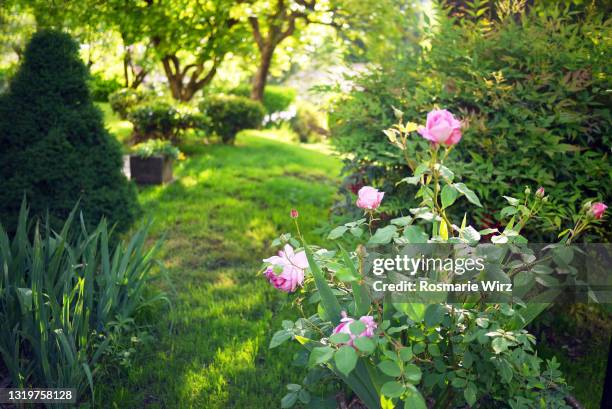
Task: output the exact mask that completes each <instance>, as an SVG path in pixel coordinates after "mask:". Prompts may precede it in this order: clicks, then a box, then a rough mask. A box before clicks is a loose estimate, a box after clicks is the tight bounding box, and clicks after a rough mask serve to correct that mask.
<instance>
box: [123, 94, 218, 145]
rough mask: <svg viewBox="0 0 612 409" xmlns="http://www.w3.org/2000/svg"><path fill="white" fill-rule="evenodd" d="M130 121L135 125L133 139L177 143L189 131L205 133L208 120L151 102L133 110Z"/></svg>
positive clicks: (158, 102)
mask: <svg viewBox="0 0 612 409" xmlns="http://www.w3.org/2000/svg"><path fill="white" fill-rule="evenodd" d="M128 119H129V121H130V122H132V123H133V124H134V131H133V139H134V140H135V141H142V140H148V139H156V138H161V139H166V140H172V141H175V140H177V139H178V137H179V135H180V134H181V133H182V132H183V131H185V130H187V129H194V130H197V131H205V130H207V129H208V119H207V118H206V117H205V116H204V115H202V114H200V113H198V112H189V111H185V112H182V111H181V110H179V109H177V108H175V106H174V105H173V104H169V103H167V102H163V101H155V100H154V101H150V102H146V103H142V104H140V105H137V106H136V107H134V108H132V109H131V110H130V112H129V114H128Z"/></svg>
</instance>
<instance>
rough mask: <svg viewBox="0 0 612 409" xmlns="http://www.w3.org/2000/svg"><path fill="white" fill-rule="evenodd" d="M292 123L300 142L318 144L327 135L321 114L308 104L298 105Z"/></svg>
mask: <svg viewBox="0 0 612 409" xmlns="http://www.w3.org/2000/svg"><path fill="white" fill-rule="evenodd" d="M290 123H291V129H293V131H294V132H295V133H296V134H297V135H298V138H299V140H300V142H304V143H306V142H318V141H320V140H321V139H322V138H323V137H324V136H325V135H326V133H327V130H326V129H325V128H324V123H323V120H322V118H321V114H320V113H319V112H318V111H317V110H316V108H315V107H314V106H312V105H311V104H308V103H306V102H301V103H299V104H297V106H296V111H295V116H294V117H293V118H291V121H290Z"/></svg>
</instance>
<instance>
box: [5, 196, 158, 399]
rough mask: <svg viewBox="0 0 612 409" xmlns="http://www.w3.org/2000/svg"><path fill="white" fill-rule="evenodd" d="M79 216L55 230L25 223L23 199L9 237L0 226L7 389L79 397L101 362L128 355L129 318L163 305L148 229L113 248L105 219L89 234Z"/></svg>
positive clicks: (135, 327)
mask: <svg viewBox="0 0 612 409" xmlns="http://www.w3.org/2000/svg"><path fill="white" fill-rule="evenodd" d="M76 210H77V208H75V209H74V210H73V211H72V212H71V213H70V215H69V216H68V218H67V219H66V220H65V223H64V225H63V227H61V230H58V231H54V230H52V229H51V226H50V225H49V224H48V220H47V221H46V222H45V223H44V224H41V223H40V222H39V221H38V220H36V219H28V211H27V209H26V204H25V201H24V202H23V204H22V207H21V211H20V214H19V222H18V226H17V231H16V233H15V235H14V236H13V237H12V239H11V238H9V236H8V234H7V233H6V231H5V229H4V228H3V227H2V225H0V265H1V266H3V267H2V269H3V270H2V274H0V288H1V289H2V291H1V292H0V323H2V328H3V331H2V332H1V334H0V356H1V357H2V361H3V362H4V364H5V366H6V369H7V371H8V375H9V379H10V381H11V386H13V387H38V388H40V387H47V388H60V387H64V388H76V389H77V394H78V396H79V399H83V398H82V397H83V395H84V394H86V393H87V392H88V391H91V392H93V388H94V383H95V382H96V380H97V378H98V376H99V374H100V371H102V370H103V369H104V368H103V367H104V362H105V356H107V355H108V354H109V353H110V352H111V351H112V352H114V354H117V355H124V356H125V354H124V353H125V352H127V351H124V350H122V348H121V343H122V342H123V343H125V339H130V337H132V336H136V331H137V330H138V329H140V328H141V327H142V323H140V324H139V323H137V322H136V321H134V320H135V319H136V318H137V317H138V316H139V315H140V314H141V313H142V312H144V311H145V310H146V309H149V308H150V307H151V306H153V305H154V304H156V303H158V302H160V301H163V300H166V299H165V296H164V295H163V294H162V293H157V294H155V293H152V292H151V291H149V290H148V289H147V284H148V282H149V281H151V276H150V270H151V267H152V266H153V265H154V259H153V257H154V256H155V253H156V251H157V248H158V246H155V247H154V248H151V249H147V248H146V247H145V241H146V236H147V229H146V228H145V229H140V230H138V231H136V232H135V233H134V235H133V236H131V238H130V239H129V242H128V243H125V242H120V243H118V244H115V245H113V244H112V242H113V240H112V239H111V237H110V234H111V232H110V231H109V229H108V227H107V224H106V221H105V220H102V221H101V222H100V224H99V225H98V226H97V227H96V228H95V229H93V230H92V231H89V230H87V229H86V227H85V224H83V223H82V222H81V224H80V225H79V223H78V222H77V221H76V220H75V216H76ZM81 221H82V219H81ZM115 242H116V241H115ZM166 301H167V300H166ZM120 322H123V324H122V325H119V323H120ZM127 322H129V323H130V325H129V326H127V325H126V323H127ZM140 336H142V334H141V335H140Z"/></svg>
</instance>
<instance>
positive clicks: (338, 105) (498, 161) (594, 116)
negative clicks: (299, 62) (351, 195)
mask: <svg viewBox="0 0 612 409" xmlns="http://www.w3.org/2000/svg"><path fill="white" fill-rule="evenodd" d="M559 10H560V9H559V8H557V9H556V10H555V11H547V10H545V9H537V8H534V9H532V10H531V12H530V13H529V14H528V15H520V16H515V17H514V18H511V17H508V18H503V19H498V20H496V21H488V22H485V21H472V20H467V19H463V20H460V21H458V20H454V19H452V18H449V17H447V16H446V15H444V14H440V15H439V16H438V18H437V20H438V21H437V26H435V28H434V27H433V26H432V27H429V28H426V31H425V36H424V44H428V46H427V47H424V50H423V51H422V53H421V54H420V55H418V56H417V57H416V58H414V59H410V60H409V61H401V62H398V63H397V64H385V68H380V69H375V70H372V71H370V72H369V73H367V74H364V75H362V76H360V77H358V78H356V79H355V86H354V88H353V90H352V91H351V92H350V93H349V94H347V95H343V96H340V97H338V98H337V99H336V101H335V104H334V107H333V109H332V112H331V114H330V128H331V131H332V135H333V141H334V143H335V145H336V146H337V148H338V149H339V150H340V151H341V152H343V153H346V154H348V156H349V160H347V167H346V169H345V170H346V171H347V173H348V177H347V179H346V187H348V188H350V189H352V190H356V189H357V188H358V187H359V186H361V185H363V184H371V185H375V186H377V187H379V188H382V189H384V190H385V192H390V194H389V195H388V196H385V197H386V198H387V197H388V200H387V211H388V212H389V213H396V214H397V213H402V212H403V211H404V210H405V209H407V208H409V207H416V199H415V198H414V194H415V192H414V189H413V188H412V187H411V186H409V185H407V184H400V185H396V183H397V182H398V181H399V180H401V179H402V178H404V177H406V176H408V175H409V169H407V168H406V167H405V166H404V165H403V163H404V159H403V158H401V157H400V156H399V155H398V154H397V152H396V151H394V149H393V147H392V146H391V145H390V144H389V142H388V140H387V138H386V137H385V136H384V135H383V134H382V133H381V131H380V130H381V129H386V128H388V127H389V126H391V125H392V124H393V123H395V122H396V119H395V115H394V110H393V107H396V108H398V109H399V110H401V111H403V112H404V118H405V119H406V120H415V119H416V118H423V117H424V116H425V114H426V113H427V112H429V111H430V110H431V109H432V108H434V107H438V108H446V109H448V110H450V111H451V112H453V113H454V114H455V115H456V116H458V117H461V118H462V119H463V120H464V121H465V128H464V130H463V134H464V136H463V140H462V141H461V143H460V144H459V145H458V146H457V149H456V150H455V151H453V153H452V155H455V157H456V158H455V162H456V163H460V164H463V165H462V166H461V168H459V169H458V172H459V173H460V176H462V177H464V178H467V179H470V180H471V181H472V184H473V187H474V188H475V190H476V191H477V193H478V194H479V196H480V197H481V199H482V201H483V204H484V209H482V210H481V211H480V213H478V214H477V219H478V220H476V223H477V224H478V225H479V226H486V225H494V224H496V223H497V222H498V221H499V220H500V216H499V214H500V213H499V210H500V207H501V206H503V204H502V203H500V202H494V201H493V200H492V199H493V198H496V197H499V196H501V195H509V196H513V195H515V194H517V192H519V191H523V190H524V189H525V185H530V186H532V187H534V186H535V187H537V186H543V187H544V188H545V189H546V192H547V194H550V201H551V203H550V205H549V206H548V207H547V209H548V210H547V211H545V212H544V213H543V217H542V219H541V220H540V222H539V223H538V224H536V225H532V228H531V230H530V231H528V232H527V233H528V235H529V236H530V238H531V239H532V240H536V239H549V238H551V236H550V234H551V233H549V232H550V231H552V229H553V228H556V227H559V226H560V225H562V224H567V223H563V222H564V219H568V218H569V217H570V216H571V213H572V211H571V210H570V211H569V212H568V211H567V210H564V209H576V211H577V210H578V209H579V207H580V204H581V202H582V201H583V200H585V199H587V198H598V199H603V200H604V201H606V200H607V201H609V200H610V197H611V196H612V184H611V183H610V180H611V177H612V166H611V163H612V162H611V161H610V157H609V155H610V146H612V140H611V135H612V132H611V131H612V122H611V115H610V93H609V91H608V90H609V89H610V86H611V83H610V78H611V76H610V74H611V68H610V67H611V66H610V63H609V62H610V59H611V57H612V49H611V48H610V47H609V46H608V45H607V44H606V38H609V36H610V35H612V32H611V26H610V25H609V24H607V22H606V20H605V18H604V16H602V15H599V14H593V13H587V14H576V13H569V12H564V11H559ZM419 139H421V138H419V137H417V135H416V134H415V142H414V143H415V144H417V143H423V142H418V141H417V140H419ZM606 231H607V232H608V233H605V232H606ZM610 231H611V229H609V225H608V226H603V228H602V229H601V230H600V231H599V238H600V239H601V238H605V239H609V234H610V233H609V232H610Z"/></svg>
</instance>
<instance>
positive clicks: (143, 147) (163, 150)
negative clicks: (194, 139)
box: [132, 139, 181, 159]
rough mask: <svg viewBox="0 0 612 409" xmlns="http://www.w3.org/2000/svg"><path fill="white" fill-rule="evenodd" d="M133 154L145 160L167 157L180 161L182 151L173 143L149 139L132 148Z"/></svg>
mask: <svg viewBox="0 0 612 409" xmlns="http://www.w3.org/2000/svg"><path fill="white" fill-rule="evenodd" d="M132 154H134V155H136V156H140V157H143V158H150V157H151V156H165V157H168V158H172V159H178V158H179V155H180V154H181V151H180V150H179V149H178V148H177V147H176V146H174V145H172V142H170V141H167V140H161V139H149V140H147V141H146V142H142V143H139V144H136V145H134V146H132Z"/></svg>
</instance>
